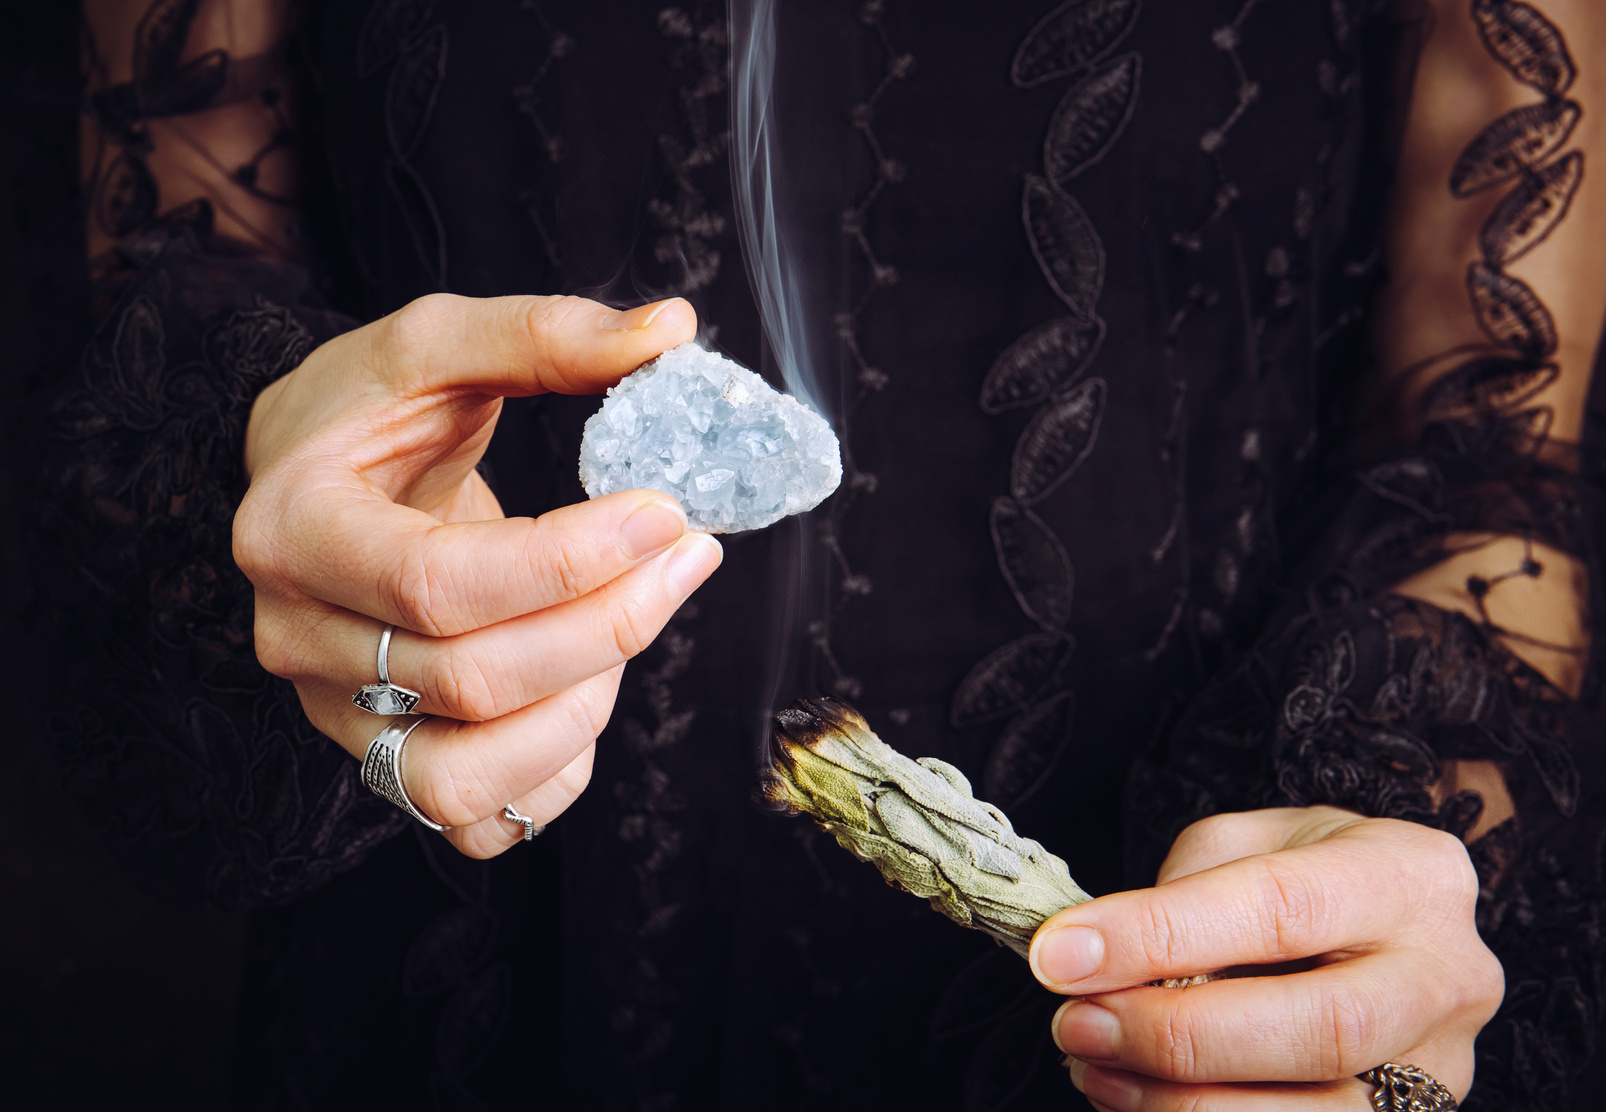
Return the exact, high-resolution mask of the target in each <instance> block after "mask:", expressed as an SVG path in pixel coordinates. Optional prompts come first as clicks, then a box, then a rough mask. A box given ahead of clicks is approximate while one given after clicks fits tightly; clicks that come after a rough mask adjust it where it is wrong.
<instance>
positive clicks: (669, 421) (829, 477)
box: [580, 344, 842, 533]
mask: <svg viewBox="0 0 1606 1112" xmlns="http://www.w3.org/2000/svg"><path fill="white" fill-rule="evenodd" d="M841 481H842V451H841V447H840V446H839V445H838V444H837V439H836V434H835V433H833V432H832V431H831V426H830V425H828V424H826V423H825V419H824V418H823V417H821V416H820V415H819V414H817V413H815V412H814V411H813V410H811V409H809V408H808V407H807V406H805V405H803V404H802V403H801V402H799V401H798V400H797V399H796V398H794V397H792V396H791V395H790V394H782V393H780V392H779V391H777V390H775V389H773V388H772V387H771V386H770V385H769V384H768V383H767V382H765V381H764V380H763V379H762V378H760V377H759V376H758V375H756V374H754V373H753V372H752V371H750V370H748V369H747V368H745V367H743V366H741V365H740V364H738V363H733V362H731V361H730V360H729V359H726V358H725V357H724V356H722V355H720V354H718V353H717V352H712V351H705V350H704V349H703V348H700V347H698V346H697V345H696V344H681V345H680V346H679V347H677V348H671V349H670V350H669V351H666V352H664V353H663V354H662V355H660V356H659V357H658V358H657V359H654V360H653V361H652V362H650V363H647V364H645V365H644V366H643V367H642V368H641V369H640V370H638V371H636V372H634V373H633V374H630V375H628V376H627V377H626V378H625V379H624V380H623V381H622V382H620V383H619V385H618V386H615V387H614V388H613V389H611V390H609V391H608V396H607V398H606V399H605V400H604V401H603V403H602V408H601V409H599V410H598V411H597V412H596V413H595V414H593V415H592V417H591V419H590V420H589V421H587V422H586V429H585V435H584V436H583V437H582V438H581V440H580V483H581V485H582V486H584V487H585V491H586V494H588V495H589V496H591V497H592V498H599V497H601V496H602V495H604V494H612V493H613V492H614V491H616V490H637V489H642V488H645V489H648V490H661V491H663V492H664V493H665V494H672V495H674V496H675V497H676V498H677V499H679V500H680V504H681V505H682V506H684V507H685V508H686V518H687V520H688V522H689V523H690V525H691V528H693V529H698V530H701V531H702V532H705V533H739V532H741V531H743V530H745V529H762V528H763V527H764V526H766V525H773V524H775V522H777V521H779V520H781V518H783V517H786V516H787V515H789V514H796V513H802V512H803V511H805V510H811V509H813V508H814V507H815V506H817V505H819V504H820V503H821V502H822V501H824V500H825V498H826V496H827V495H829V494H830V493H831V492H832V491H834V490H835V489H836V488H837V484H838V483H840V482H841Z"/></svg>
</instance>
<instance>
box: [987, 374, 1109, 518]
mask: <svg viewBox="0 0 1606 1112" xmlns="http://www.w3.org/2000/svg"><path fill="white" fill-rule="evenodd" d="M1105 393H1106V388H1105V382H1104V380H1103V379H1102V378H1090V379H1088V380H1087V381H1086V382H1083V383H1081V384H1079V385H1077V386H1074V387H1072V388H1071V389H1070V390H1068V391H1066V392H1065V393H1064V394H1061V395H1059V396H1057V397H1055V398H1053V399H1051V400H1050V401H1049V403H1048V404H1047V405H1045V406H1044V407H1043V408H1042V409H1041V410H1040V411H1039V412H1038V414H1037V416H1036V417H1033V418H1032V423H1031V424H1029V425H1027V426H1026V431H1025V432H1023V433H1021V437H1020V440H1019V441H1018V442H1017V443H1016V445H1015V459H1014V461H1013V463H1012V464H1011V466H1010V470H1009V491H1010V493H1011V494H1013V495H1014V496H1015V500H1016V501H1017V502H1021V503H1023V504H1025V505H1028V506H1029V505H1031V504H1032V503H1033V502H1036V501H1038V500H1039V499H1042V498H1044V497H1046V496H1047V495H1048V494H1050V493H1051V492H1052V491H1053V490H1054V488H1056V487H1058V486H1059V485H1060V484H1061V483H1063V482H1064V481H1065V480H1066V479H1068V478H1069V477H1070V476H1071V473H1072V472H1073V471H1075V470H1076V469H1077V467H1079V466H1080V465H1081V463H1082V461H1083V460H1084V459H1086V458H1087V456H1088V453H1089V452H1091V451H1092V450H1093V445H1094V444H1096V443H1098V438H1099V422H1100V421H1101V420H1103V418H1104V395H1105Z"/></svg>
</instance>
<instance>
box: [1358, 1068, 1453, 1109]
mask: <svg viewBox="0 0 1606 1112" xmlns="http://www.w3.org/2000/svg"><path fill="white" fill-rule="evenodd" d="M1361 1080H1362V1081H1364V1082H1366V1083H1367V1084H1368V1085H1375V1086H1377V1089H1376V1090H1375V1091H1374V1092H1373V1093H1372V1107H1373V1108H1375V1109H1377V1112H1455V1110H1456V1109H1457V1108H1459V1107H1461V1106H1460V1104H1459V1103H1457V1101H1456V1099H1455V1096H1454V1094H1452V1093H1451V1092H1450V1090H1449V1089H1446V1088H1445V1087H1444V1086H1443V1085H1441V1084H1439V1082H1437V1081H1435V1080H1433V1078H1432V1077H1430V1076H1428V1072H1427V1071H1426V1070H1423V1069H1418V1068H1417V1067H1416V1066H1402V1065H1398V1064H1396V1063H1394V1062H1385V1063H1383V1064H1382V1065H1381V1066H1378V1067H1377V1068H1376V1069H1374V1070H1367V1071H1366V1072H1365V1073H1363V1074H1361Z"/></svg>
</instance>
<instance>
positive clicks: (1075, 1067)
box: [1071, 1058, 1087, 1093]
mask: <svg viewBox="0 0 1606 1112" xmlns="http://www.w3.org/2000/svg"><path fill="white" fill-rule="evenodd" d="M1086 1072H1087V1063H1086V1062H1083V1061H1080V1060H1079V1059H1076V1058H1072V1059H1071V1084H1072V1085H1075V1086H1076V1091H1077V1092H1079V1093H1080V1092H1081V1091H1082V1075H1083V1074H1085V1073H1086Z"/></svg>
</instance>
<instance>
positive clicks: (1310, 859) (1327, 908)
mask: <svg viewBox="0 0 1606 1112" xmlns="http://www.w3.org/2000/svg"><path fill="white" fill-rule="evenodd" d="M1391 825H1397V826H1399V827H1401V828H1402V829H1401V830H1400V831H1399V832H1397V833H1392V832H1391V835H1390V836H1389V837H1377V836H1375V831H1374V836H1371V837H1356V836H1353V834H1352V831H1353V830H1354V829H1358V828H1351V830H1346V831H1345V832H1343V833H1340V834H1338V835H1335V836H1334V837H1333V838H1331V839H1329V840H1326V841H1322V842H1317V843H1314V844H1311V845H1306V846H1299V847H1296V848H1294V849H1287V850H1281V851H1279V852H1276V853H1264V854H1258V855H1256V856H1253V857H1245V858H1242V859H1240V860H1237V861H1232V862H1230V863H1228V864H1225V865H1219V866H1217V867H1215V868H1213V869H1208V870H1205V871H1203V872H1198V873H1193V874H1191V875H1188V876H1185V877H1182V878H1180V879H1178V880H1174V881H1172V882H1170V883H1168V884H1164V885H1161V886H1160V887H1158V888H1145V889H1140V890H1137V891H1133V892H1118V893H1115V894H1114V895H1110V896H1104V897H1101V898H1099V899H1096V900H1091V901H1089V902H1088V903H1085V904H1080V905H1078V906H1077V907H1073V908H1067V909H1066V910H1064V911H1062V912H1060V913H1059V914H1057V915H1055V916H1053V917H1052V918H1050V919H1049V920H1048V921H1047V922H1045V923H1044V924H1043V925H1042V927H1040V928H1039V929H1038V932H1037V934H1036V936H1035V937H1034V938H1033V939H1032V948H1031V955H1030V957H1031V964H1032V972H1033V973H1034V974H1036V976H1037V978H1038V980H1040V981H1042V982H1043V983H1044V984H1045V985H1047V986H1049V987H1050V988H1052V989H1055V990H1056V991H1060V992H1069V993H1073V994H1075V995H1078V996H1080V995H1085V994H1087V993H1094V992H1112V991H1115V990H1117V989H1124V988H1130V987H1132V986H1134V985H1142V984H1147V983H1149V982H1151V981H1158V980H1165V979H1170V978H1182V977H1193V976H1198V975H1200V974H1204V973H1213V972H1215V971H1217V970H1220V969H1225V968H1228V967H1230V966H1235V965H1269V964H1274V963H1277V962H1285V961H1294V960H1296V959H1299V958H1305V957H1312V956H1315V955H1318V954H1327V953H1332V952H1335V951H1340V950H1369V949H1373V948H1376V947H1377V946H1379V945H1380V944H1382V943H1384V942H1386V941H1390V940H1396V939H1397V937H1398V936H1399V935H1400V934H1401V927H1402V924H1408V923H1410V922H1413V921H1414V920H1417V919H1420V920H1422V921H1426V922H1433V923H1444V922H1448V921H1450V919H1451V918H1452V917H1453V916H1454V915H1458V914H1460V913H1461V912H1462V911H1465V912H1466V913H1467V914H1468V915H1470V908H1471V905H1472V902H1473V901H1475V900H1476V898H1477V878H1476V875H1475V874H1473V873H1472V871H1471V865H1470V862H1469V861H1468V860H1467V858H1466V851H1465V849H1464V848H1463V847H1461V845H1460V843H1459V842H1458V841H1456V840H1455V839H1454V838H1453V837H1451V836H1450V835H1446V834H1444V833H1443V832H1441V831H1434V830H1430V829H1428V828H1426V827H1417V828H1415V830H1414V831H1413V830H1411V829H1410V828H1411V827H1412V826H1413V825H1414V824H1410V823H1397V824H1391ZM1452 843H1453V845H1452ZM1455 855H1459V858H1460V861H1459V862H1457V861H1455V860H1452V857H1453V856H1455ZM1463 865H1464V866H1465V867H1464V868H1463V867H1462V866H1463Z"/></svg>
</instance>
